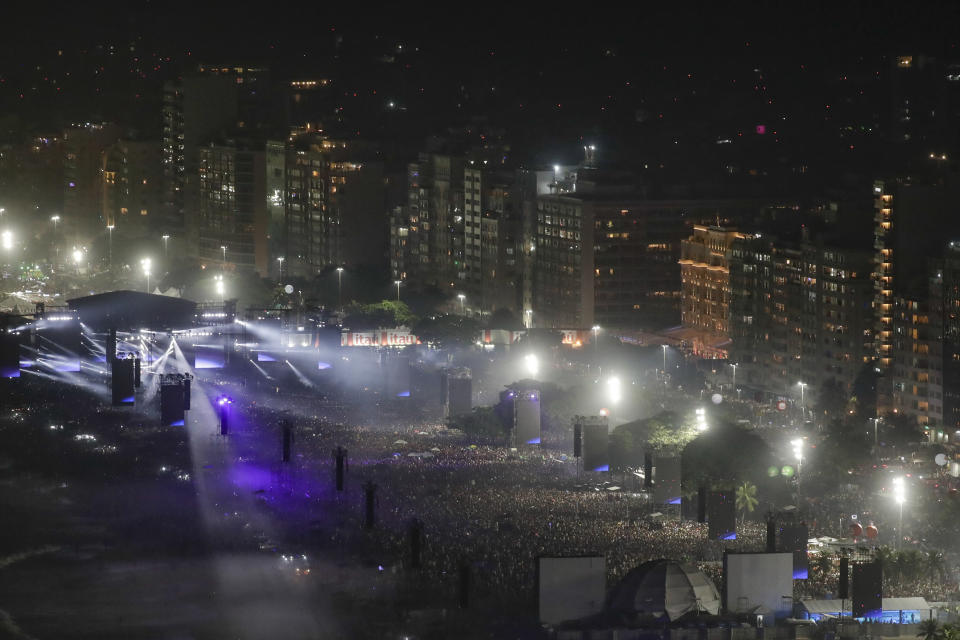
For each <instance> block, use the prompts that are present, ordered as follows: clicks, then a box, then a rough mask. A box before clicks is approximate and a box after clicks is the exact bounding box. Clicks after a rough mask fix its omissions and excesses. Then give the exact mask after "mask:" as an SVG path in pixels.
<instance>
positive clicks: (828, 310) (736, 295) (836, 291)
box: [729, 234, 875, 406]
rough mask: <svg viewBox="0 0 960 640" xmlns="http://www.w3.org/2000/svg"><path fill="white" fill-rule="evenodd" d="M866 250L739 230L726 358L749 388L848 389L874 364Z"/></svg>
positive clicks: (793, 391) (809, 396) (811, 393)
mask: <svg viewBox="0 0 960 640" xmlns="http://www.w3.org/2000/svg"><path fill="white" fill-rule="evenodd" d="M872 259H873V254H872V253H871V252H870V251H868V250H865V249H861V248H851V247H845V246H841V245H829V244H826V243H824V242H823V241H822V240H814V241H810V240H805V241H803V242H800V243H789V242H780V241H778V240H777V239H775V238H771V237H766V236H760V235H749V234H745V235H744V236H743V237H738V238H736V239H735V241H734V243H733V245H732V248H731V253H730V262H729V264H730V336H731V338H732V345H731V348H730V359H731V360H732V361H734V362H736V363H737V364H738V370H737V380H738V383H739V384H741V385H742V386H745V387H748V388H750V389H752V390H753V391H755V392H761V393H764V392H765V393H769V394H774V395H777V396H788V397H793V396H795V397H797V398H798V399H799V398H800V396H801V393H800V387H801V383H802V387H803V389H804V391H805V392H804V394H803V396H804V400H805V402H806V404H807V405H808V406H809V405H810V404H812V403H813V402H815V400H816V395H817V392H818V391H819V389H820V388H822V387H823V386H824V385H835V386H839V387H840V388H842V389H843V390H844V391H845V392H846V393H848V394H849V393H850V392H851V390H852V388H853V384H854V381H855V380H856V379H857V376H858V375H860V374H861V373H862V372H863V371H864V368H865V367H870V366H873V358H874V353H875V349H874V342H873V335H874V314H873V308H872V301H873V296H874V289H873V279H872Z"/></svg>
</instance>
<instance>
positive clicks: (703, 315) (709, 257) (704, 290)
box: [680, 225, 744, 337]
mask: <svg viewBox="0 0 960 640" xmlns="http://www.w3.org/2000/svg"><path fill="white" fill-rule="evenodd" d="M743 237H744V235H743V234H741V233H738V232H736V231H733V230H730V229H724V228H722V227H711V226H705V225H694V226H693V235H691V236H690V237H689V238H687V239H686V240H683V241H681V242H680V280H681V284H682V288H683V289H682V290H683V293H682V297H681V320H682V322H683V325H684V326H685V327H693V328H696V329H702V330H704V331H707V332H710V333H713V334H716V335H717V336H719V337H728V336H729V333H730V326H729V320H730V264H729V262H730V251H731V248H732V247H733V242H734V240H736V239H737V238H743Z"/></svg>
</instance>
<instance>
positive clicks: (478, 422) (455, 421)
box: [447, 407, 508, 442]
mask: <svg viewBox="0 0 960 640" xmlns="http://www.w3.org/2000/svg"><path fill="white" fill-rule="evenodd" d="M447 426H448V427H450V428H451V429H459V430H460V431H463V432H464V433H465V434H467V435H469V436H471V437H473V438H475V439H477V440H481V441H486V442H491V441H492V442H502V441H503V439H504V438H505V437H506V435H507V433H508V431H507V428H506V427H505V426H504V424H503V422H502V421H501V420H500V418H499V416H497V413H496V410H495V409H494V407H474V408H473V411H471V412H470V413H462V414H459V415H454V416H450V417H449V418H447Z"/></svg>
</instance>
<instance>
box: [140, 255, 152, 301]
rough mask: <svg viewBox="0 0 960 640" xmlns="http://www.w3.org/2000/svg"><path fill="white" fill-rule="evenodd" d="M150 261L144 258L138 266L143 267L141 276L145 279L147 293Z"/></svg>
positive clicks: (148, 290) (148, 291)
mask: <svg viewBox="0 0 960 640" xmlns="http://www.w3.org/2000/svg"><path fill="white" fill-rule="evenodd" d="M151 264H152V261H151V260H150V258H144V259H143V260H141V261H140V266H141V267H143V275H145V276H146V277H147V293H150V265H151Z"/></svg>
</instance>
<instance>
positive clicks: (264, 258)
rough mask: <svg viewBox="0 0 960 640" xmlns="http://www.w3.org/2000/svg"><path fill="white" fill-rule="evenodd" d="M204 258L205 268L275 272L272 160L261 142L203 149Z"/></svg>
mask: <svg viewBox="0 0 960 640" xmlns="http://www.w3.org/2000/svg"><path fill="white" fill-rule="evenodd" d="M199 162H200V166H199V168H198V177H199V185H198V186H199V209H198V216H197V225H196V226H197V247H198V254H197V255H198V257H199V259H200V260H201V262H202V263H204V264H216V265H221V266H222V267H223V268H226V269H235V270H237V271H246V272H251V271H252V272H256V273H258V274H260V275H261V276H267V275H268V274H269V271H268V269H269V266H268V260H269V249H268V243H267V229H268V218H267V194H266V158H265V151H264V146H263V144H261V143H259V142H257V141H256V140H244V139H232V140H226V141H224V142H223V143H220V144H209V145H206V146H204V147H202V148H201V149H200V154H199Z"/></svg>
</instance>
